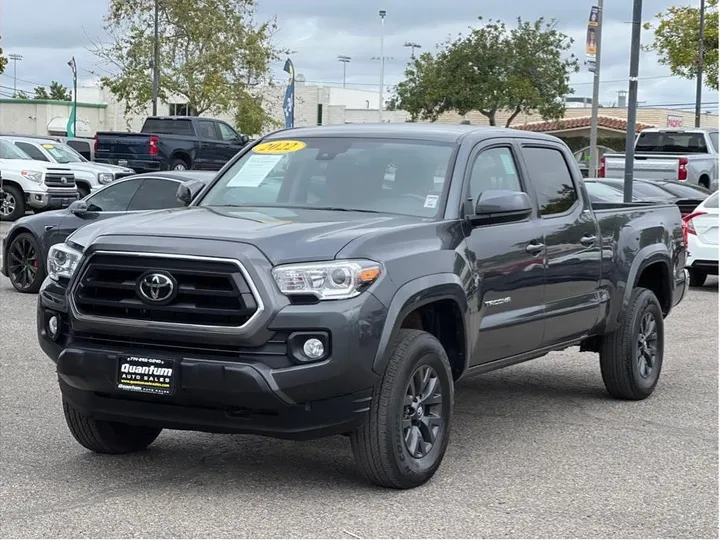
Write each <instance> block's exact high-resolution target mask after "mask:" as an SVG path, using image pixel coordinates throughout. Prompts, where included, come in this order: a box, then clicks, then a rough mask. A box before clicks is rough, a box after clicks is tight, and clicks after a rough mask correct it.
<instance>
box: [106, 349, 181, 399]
mask: <svg viewBox="0 0 720 540" xmlns="http://www.w3.org/2000/svg"><path fill="white" fill-rule="evenodd" d="M176 377H177V362H175V361H174V360H170V359H167V358H150V357H147V356H121V357H120V361H119V362H118V373H117V387H118V389H119V390H125V391H128V392H144V393H148V394H161V395H170V394H172V393H173V392H174V391H175V379H176Z"/></svg>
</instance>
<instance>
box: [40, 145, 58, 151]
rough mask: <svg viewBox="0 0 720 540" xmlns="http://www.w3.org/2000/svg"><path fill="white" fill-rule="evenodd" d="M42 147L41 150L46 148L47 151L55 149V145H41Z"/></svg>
mask: <svg viewBox="0 0 720 540" xmlns="http://www.w3.org/2000/svg"><path fill="white" fill-rule="evenodd" d="M42 147H43V148H47V149H48V150H52V149H53V148H55V145H53V144H43V145H42Z"/></svg>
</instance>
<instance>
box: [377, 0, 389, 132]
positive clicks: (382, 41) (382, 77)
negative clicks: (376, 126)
mask: <svg viewBox="0 0 720 540" xmlns="http://www.w3.org/2000/svg"><path fill="white" fill-rule="evenodd" d="M385 15H387V11H385V10H384V9H381V10H380V93H379V94H378V120H379V121H380V122H382V121H383V90H384V88H383V87H384V86H385Z"/></svg>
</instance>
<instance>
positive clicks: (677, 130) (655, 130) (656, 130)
mask: <svg viewBox="0 0 720 540" xmlns="http://www.w3.org/2000/svg"><path fill="white" fill-rule="evenodd" d="M717 131H718V128H708V127H699V128H696V127H691V128H672V127H659V128H645V129H643V130H642V131H641V132H640V133H641V134H642V133H698V132H705V133H713V132H717Z"/></svg>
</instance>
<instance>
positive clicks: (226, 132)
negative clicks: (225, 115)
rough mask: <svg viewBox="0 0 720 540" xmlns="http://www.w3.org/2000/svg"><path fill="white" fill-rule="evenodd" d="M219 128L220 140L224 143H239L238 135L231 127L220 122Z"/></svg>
mask: <svg viewBox="0 0 720 540" xmlns="http://www.w3.org/2000/svg"><path fill="white" fill-rule="evenodd" d="M217 127H218V129H219V130H220V138H221V139H222V140H223V141H228V142H232V141H237V139H238V136H237V133H235V131H234V130H233V129H232V128H231V127H230V126H228V125H227V124H223V123H222V122H218V123H217Z"/></svg>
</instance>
